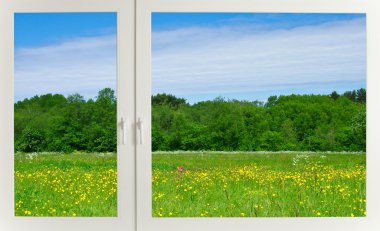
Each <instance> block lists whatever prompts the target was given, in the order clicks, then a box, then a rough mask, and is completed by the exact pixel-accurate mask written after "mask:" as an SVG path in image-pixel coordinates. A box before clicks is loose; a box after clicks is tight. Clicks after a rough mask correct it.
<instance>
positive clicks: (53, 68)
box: [14, 13, 116, 101]
mask: <svg viewBox="0 0 380 231" xmlns="http://www.w3.org/2000/svg"><path fill="white" fill-rule="evenodd" d="M14 28H15V32H14V33H15V100H16V101H18V100H22V99H24V98H29V97H32V96H34V95H41V94H46V93H59V94H63V95H65V96H67V95H69V94H73V93H80V94H81V95H83V96H84V97H85V98H87V99H88V98H94V97H95V96H96V95H97V92H98V91H99V90H100V89H102V88H105V87H111V88H113V89H115V88H116V14H115V13H16V14H15V27H14Z"/></svg>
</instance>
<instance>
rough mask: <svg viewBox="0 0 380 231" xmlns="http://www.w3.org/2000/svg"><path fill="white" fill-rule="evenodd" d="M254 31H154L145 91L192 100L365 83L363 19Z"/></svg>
mask: <svg viewBox="0 0 380 231" xmlns="http://www.w3.org/2000/svg"><path fill="white" fill-rule="evenodd" d="M258 28H260V27H259V26H256V25H251V26H249V25H248V26H247V25H235V26H226V27H217V28H206V27H189V28H181V29H176V30H169V31H158V32H154V33H153V36H152V41H153V54H152V78H153V80H152V81H153V83H152V85H153V89H152V90H153V93H154V94H155V93H159V92H166V93H172V94H175V95H179V96H187V97H190V98H191V97H195V98H197V97H196V96H197V95H222V96H223V95H224V94H227V95H231V94H243V93H248V92H251V93H254V92H260V91H268V92H270V91H271V92H276V91H277V90H286V89H288V90H290V91H291V90H292V89H295V88H297V89H300V88H305V92H310V90H311V89H310V88H312V87H313V85H326V87H328V86H329V85H331V86H332V85H334V87H336V86H337V85H338V86H339V85H340V86H342V87H344V85H345V84H348V85H349V86H352V85H353V84H354V85H355V84H358V85H363V84H365V74H366V71H365V65H366V61H365V57H366V53H365V49H366V44H365V39H366V36H365V33H366V31H365V19H354V20H348V21H337V22H331V23H325V24H320V25H313V26H303V27H297V28H293V29H288V30H281V29H274V30H260V29H258ZM315 93H318V92H315Z"/></svg>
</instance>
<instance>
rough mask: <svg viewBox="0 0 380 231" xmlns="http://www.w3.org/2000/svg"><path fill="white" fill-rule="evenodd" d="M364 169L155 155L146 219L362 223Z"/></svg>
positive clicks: (301, 161)
mask: <svg viewBox="0 0 380 231" xmlns="http://www.w3.org/2000/svg"><path fill="white" fill-rule="evenodd" d="M365 163H366V155H365V153H297V152H285V153H229V154H228V153H217V152H213V153H208V152H198V153H197V152H184V153H181V152H175V153H165V152H161V153H155V154H153V159H152V171H153V176H152V187H153V195H152V207H153V211H152V215H153V216H154V217H318V216H326V217H336V216H338V217H342V216H343V217H347V216H348V217H351V216H365V211H366V196H365V195H366V185H365V178H366V175H365V168H366V167H365ZM180 166H183V167H184V168H185V171H180V170H179V169H178V168H179V167H180Z"/></svg>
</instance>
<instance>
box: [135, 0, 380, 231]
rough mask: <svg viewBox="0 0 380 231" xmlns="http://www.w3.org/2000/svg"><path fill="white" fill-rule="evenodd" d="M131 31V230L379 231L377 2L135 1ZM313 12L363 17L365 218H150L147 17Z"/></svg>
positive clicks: (379, 49) (379, 51)
mask: <svg viewBox="0 0 380 231" xmlns="http://www.w3.org/2000/svg"><path fill="white" fill-rule="evenodd" d="M136 4H137V11H136V14H137V24H136V25H137V26H136V36H137V37H136V49H137V50H136V74H137V75H136V100H137V101H136V118H141V119H142V120H143V121H144V123H145V137H144V142H143V143H144V145H137V146H136V154H137V228H138V230H143V231H152V230H156V231H157V230H165V231H171V230H173V231H174V230H181V231H194V230H200V231H202V230H219V231H224V230H266V231H271V230H291V231H301V230H302V231H303V230H310V231H311V230H326V231H327V230H347V231H350V230H378V229H379V227H380V199H379V195H380V181H378V179H377V176H380V168H379V167H378V166H377V165H378V164H379V163H380V155H379V153H378V149H379V141H378V139H379V135H378V131H380V123H379V121H378V120H376V118H380V109H379V107H378V106H377V105H376V104H377V103H378V102H380V91H379V89H380V78H379V76H380V68H379V60H380V45H379V44H378V42H379V41H380V26H379V23H380V14H379V12H380V7H379V2H378V1H377V0H366V1H358V0H191V1H181V0H139V1H137V3H136ZM152 12H284V13H285V12H313V13H318V12H320V13H339V12H341V13H343V12H347V13H366V19H367V217H364V218H153V217H152V200H151V199H152V188H151V172H152V171H151V166H152V165H151V164H152V163H151V106H150V105H151V103H150V100H151V13H152Z"/></svg>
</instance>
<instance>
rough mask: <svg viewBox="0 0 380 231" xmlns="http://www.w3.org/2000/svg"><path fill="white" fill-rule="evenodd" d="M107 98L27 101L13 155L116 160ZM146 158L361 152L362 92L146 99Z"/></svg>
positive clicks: (110, 94)
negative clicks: (105, 155)
mask: <svg viewBox="0 0 380 231" xmlns="http://www.w3.org/2000/svg"><path fill="white" fill-rule="evenodd" d="M116 107H117V99H116V96H115V92H114V90H112V89H110V88H105V89H102V90H101V91H99V93H98V95H97V97H96V98H95V99H88V100H85V99H84V97H83V96H81V95H79V94H73V95H70V96H68V97H65V96H63V95H60V94H54V95H53V94H46V95H41V96H34V97H32V98H30V99H24V100H22V101H18V102H16V103H15V105H14V108H15V151H19V152H40V151H50V152H65V153H68V152H72V151H85V152H115V151H116V146H117V145H116V140H117V139H116V134H117V133H116ZM152 150H153V151H158V150H160V151H174V150H215V151H261V150H264V151H284V150H288V151H365V150H366V90H365V89H363V88H362V89H359V90H353V91H347V92H345V93H343V94H338V93H337V92H335V91H334V92H332V93H331V94H329V95H280V96H271V97H269V98H268V99H267V101H266V102H261V101H241V100H230V99H225V98H222V97H218V98H215V99H214V100H208V101H201V102H198V103H195V104H189V103H188V102H187V101H186V99H184V98H178V97H176V96H174V95H170V94H157V95H154V96H152Z"/></svg>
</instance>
